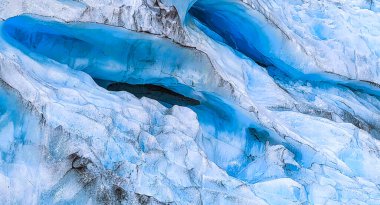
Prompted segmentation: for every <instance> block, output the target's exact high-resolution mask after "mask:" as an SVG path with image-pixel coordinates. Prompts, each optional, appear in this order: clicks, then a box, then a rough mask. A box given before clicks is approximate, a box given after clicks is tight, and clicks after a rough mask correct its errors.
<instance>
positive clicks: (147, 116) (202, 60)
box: [0, 0, 380, 204]
mask: <svg viewBox="0 0 380 205" xmlns="http://www.w3.org/2000/svg"><path fill="white" fill-rule="evenodd" d="M20 2H21V1H20ZM123 3H125V4H126V5H128V4H129V6H124V7H123V6H120V5H122V4H123ZM163 3H164V4H161V3H159V4H158V5H156V4H154V3H150V2H149V1H148V2H145V3H144V2H139V1H136V2H134V3H131V2H129V3H128V2H123V1H120V5H117V4H118V3H115V2H113V3H112V4H107V3H106V2H104V5H107V6H106V7H104V9H100V10H96V9H95V10H92V9H91V8H100V7H101V6H102V4H101V3H100V5H97V4H96V3H94V2H91V1H88V2H84V3H80V4H79V3H74V2H69V1H58V2H55V1H47V4H48V5H50V6H51V9H53V10H55V9H57V11H60V8H63V5H64V6H65V7H67V8H70V11H71V12H73V15H71V16H70V17H66V16H64V15H61V14H60V12H56V13H54V15H56V16H55V17H60V18H63V19H65V18H75V16H76V15H75V14H76V13H78V19H79V20H80V21H87V22H88V21H89V22H92V21H93V22H96V23H97V24H94V23H66V22H62V20H59V19H57V18H54V17H53V18H51V17H41V16H38V15H46V14H45V13H44V12H41V11H40V10H39V9H38V8H33V7H28V6H27V7H22V9H24V10H26V11H28V9H30V11H32V12H28V13H35V14H38V15H24V16H18V17H14V18H9V19H7V20H5V21H4V22H3V23H2V25H1V31H2V37H1V42H0V49H1V52H0V59H1V64H0V65H1V66H0V69H1V70H0V71H1V72H0V73H1V75H0V76H1V79H2V80H3V81H4V82H3V84H2V89H3V90H4V91H2V92H3V94H2V95H1V96H4V97H3V98H4V99H6V100H4V103H3V104H4V105H2V107H4V109H2V110H4V112H1V113H4V114H2V116H3V117H2V118H3V119H4V120H2V122H3V123H2V124H3V125H2V126H1V131H0V133H5V134H4V136H7V137H6V138H4V139H6V140H4V141H2V142H4V143H2V146H1V150H0V151H1V153H2V158H1V159H2V161H1V167H2V169H1V172H0V176H1V177H0V180H2V182H3V183H2V184H4V187H3V188H4V189H1V190H3V191H1V192H0V198H1V199H4V201H5V202H6V203H25V202H26V201H32V202H33V203H39V204H51V203H76V204H83V203H115V204H117V203H142V204H144V203H148V204H150V203H152V204H155V203H171V202H174V203H177V204H194V203H196V204H198V203H199V204H200V203H206V204H221V203H222V204H261V203H262V204H266V203H267V204H300V203H306V204H334V203H335V204H341V203H354V204H355V203H356V204H359V203H365V204H378V203H379V200H380V199H379V193H380V191H379V187H378V186H379V180H380V178H379V177H380V176H379V175H380V174H379V172H377V171H376V170H378V169H379V168H380V167H378V166H379V164H380V163H379V160H380V159H379V155H380V152H379V146H380V143H379V141H378V138H379V128H380V123H379V122H380V99H379V88H378V86H377V85H376V83H378V81H377V78H376V75H373V76H370V75H368V76H364V79H362V77H360V75H358V76H356V77H355V76H352V75H351V74H350V72H351V71H349V72H348V74H344V73H340V71H339V70H334V71H332V72H331V71H330V70H325V69H326V68H327V67H326V65H325V64H323V65H322V66H321V65H318V64H320V63H321V62H320V59H318V58H321V59H323V56H322V57H321V56H316V57H310V53H309V52H310V51H309V50H308V49H310V48H312V47H313V46H316V48H318V49H320V48H321V47H318V45H319V44H318V41H316V42H314V41H311V40H310V41H308V43H306V44H305V39H308V36H306V35H305V36H306V37H304V38H305V39H299V37H297V35H296V34H298V33H297V32H298V31H299V29H300V28H295V29H290V28H288V29H289V30H285V31H284V30H283V29H284V28H286V27H284V25H282V24H285V26H286V23H287V21H279V22H275V23H274V21H276V16H274V17H273V16H271V15H269V16H271V17H270V18H273V19H268V13H263V9H264V8H265V7H266V6H268V5H271V6H274V5H275V4H278V5H281V4H282V5H286V6H288V7H289V11H293V10H292V9H296V10H297V9H299V6H300V5H302V3H300V2H297V3H294V5H293V6H291V5H287V4H286V3H281V2H280V1H273V2H271V3H272V4H266V3H263V2H261V1H252V2H250V1H247V2H244V3H243V2H240V1H232V0H225V1H218V2H216V1H213V0H199V1H197V2H194V1H189V2H188V3H189V4H184V3H182V4H181V3H178V2H176V1H163ZM190 3H191V4H190ZM325 3H326V4H327V6H328V7H329V8H330V6H332V4H331V5H330V4H329V1H325ZM5 4H6V3H5ZM8 4H12V3H8ZM17 4H18V3H17V1H16V3H13V4H12V5H14V8H13V10H14V11H16V12H17V10H18V7H17ZM24 4H25V3H24ZM26 4H27V3H26ZM144 4H147V5H144ZM170 4H173V5H174V6H177V7H178V11H179V16H178V17H176V16H170V15H167V16H165V17H162V16H160V15H155V13H154V12H164V13H165V14H168V11H171V9H170V8H165V6H166V5H170ZM3 5H4V3H3ZM83 5H87V7H88V8H90V9H88V8H87V9H86V10H87V13H86V12H81V9H82V7H83ZM104 5H103V6H104ZM113 5H114V6H116V7H117V6H120V7H119V9H120V10H121V9H124V12H122V17H120V16H119V17H118V19H117V21H115V23H116V22H117V24H118V26H122V27H125V28H128V29H131V30H137V31H144V29H148V30H145V31H146V32H149V33H157V34H159V33H160V32H162V34H163V35H166V36H168V37H169V38H173V39H174V40H175V41H177V42H178V41H179V42H180V43H181V44H184V45H185V46H182V45H180V44H178V43H174V42H172V41H170V40H169V39H166V38H162V37H159V36H155V35H152V34H144V33H139V32H134V31H130V30H125V29H122V28H115V27H111V26H105V25H101V24H99V23H102V22H99V21H102V20H101V17H99V15H100V16H101V15H103V17H105V16H107V15H111V16H110V17H106V18H107V20H105V21H104V22H103V23H105V24H111V25H113V21H114V20H113V18H114V17H113V16H112V15H113V14H114V13H115V12H111V13H108V10H107V9H106V8H108V7H112V6H113ZM139 5H140V6H139ZM363 5H364V4H363ZM375 5H377V2H376V1H375ZM258 6H261V7H258ZM336 6H337V7H339V5H336ZM350 6H351V5H346V6H345V7H344V8H346V7H347V8H349V9H353V8H355V7H350ZM355 6H356V5H355ZM158 7H160V8H161V10H160V9H158ZM180 7H181V8H180ZM182 7H183V8H182ZM163 8H165V9H164V10H162V9H163ZM273 8H274V7H273ZM374 8H377V7H374ZM330 9H331V8H330ZM360 9H362V12H365V11H367V10H366V9H367V8H364V7H363V8H360ZM188 10H189V13H187V15H186V18H185V17H184V15H183V13H184V11H188ZM311 10H312V9H311ZM43 11H45V10H43ZM126 11H128V12H132V13H133V12H135V15H134V16H133V18H134V20H135V21H134V22H133V25H132V26H131V25H130V24H128V19H129V18H128V15H127V14H126V13H127V12H126ZM142 11H144V12H145V13H144V12H142ZM148 11H149V12H148ZM264 11H265V10H264ZM305 11H307V9H305ZM317 11H318V10H317ZM328 11H329V10H328ZM343 11H344V10H343ZM348 11H351V10H348ZM22 12H25V11H22ZM97 12H99V13H97ZM102 12H104V13H103V14H102ZM368 12H369V13H371V12H372V11H368ZM0 13H1V12H0ZM88 13H90V14H88ZM283 13H286V12H283ZM283 13H281V15H282V14H283ZM347 13H348V12H347ZM79 14H81V15H79ZM86 15H89V17H87V16H86ZM144 15H147V16H153V18H150V20H147V19H146V18H144ZM161 15H163V14H161ZM213 15H215V16H213ZM272 15H274V14H272ZM368 15H369V14H368ZM373 15H377V14H376V13H374V12H373ZM49 16H50V15H49ZM79 16H80V17H79ZM83 16H84V17H83ZM310 16H312V15H310ZM139 17H141V18H139ZM81 18H85V19H81ZM86 18H88V19H86ZM155 18H157V19H158V20H157V22H158V23H157V22H154V21H155ZM166 18H173V19H172V20H171V21H169V22H170V23H169V24H163V25H161V24H160V23H159V22H162V21H164V20H165V19H166ZM374 18H375V17H374ZM136 19H137V21H136ZM66 20H68V21H69V20H70V19H66ZM125 20H127V21H125ZM166 20H167V19H166ZM212 20H214V21H212ZM269 20H270V21H269ZM277 20H278V19H277ZM120 21H121V22H122V23H120ZM145 21H148V22H149V23H147V22H145ZM176 21H177V22H178V24H177V23H176ZM336 22H339V18H337V20H336ZM276 23H277V24H278V25H277V24H276ZM119 24H120V25H119ZM139 24H140V25H139ZM180 24H182V25H183V28H181V27H179V26H180ZM147 25H151V28H149V27H148V28H146V26H147ZM156 25H158V26H157V27H155V26H156ZM173 25H174V27H171V28H175V29H178V31H175V32H173V33H172V32H171V31H167V30H165V29H164V30H160V28H166V26H173ZM176 25H177V26H178V28H177V27H175V26H176ZM144 26H145V27H144ZM288 26H290V25H288ZM317 27H318V26H317ZM319 27H320V26H319ZM373 28H374V29H375V30H374V32H371V35H375V34H374V33H376V28H377V27H375V26H373ZM182 29H183V30H182ZM297 29H298V30H297ZM314 31H315V30H314ZM304 32H305V31H304ZM315 32H317V31H315ZM321 32H322V33H321ZM323 32H324V31H323V29H319V30H318V32H317V33H316V34H318V35H316V36H317V37H318V38H320V41H325V40H326V38H327V37H326V36H325V37H323V38H322V37H321V36H322V34H323ZM252 33H254V34H255V35H254V36H252V35H250V34H252ZM306 34H307V32H306ZM172 35H174V36H172ZM324 35H325V34H324ZM331 35H332V34H331ZM371 35H369V36H370V37H371ZM332 36H333V35H332ZM309 42H311V43H309ZM376 43H378V41H376V40H375V42H374V44H376ZM189 46H191V47H189ZM350 46H351V47H352V45H347V48H350ZM194 47H195V48H194ZM305 47H306V48H305ZM322 48H325V47H322ZM374 49H376V48H374ZM327 51H328V52H331V53H335V54H337V55H340V54H339V49H338V50H335V51H334V50H332V49H327V50H326V52H327ZM373 53H374V54H376V50H374V52H373ZM365 57H367V58H372V57H371V56H369V55H368V56H365ZM341 62H343V63H347V64H350V63H352V62H349V61H345V60H344V59H343V60H341ZM338 63H339V62H338ZM354 63H355V64H357V61H354ZM337 65H338V64H337ZM348 68H351V66H348ZM327 69H329V68H327ZM334 69H335V68H334ZM336 69H338V68H336ZM355 69H357V71H356V72H358V71H362V70H363V71H365V69H367V67H365V66H364V67H362V68H361V67H357V66H356V67H355ZM360 69H362V70H360ZM370 69H371V70H370V72H378V67H374V68H373V67H372V68H370ZM371 77H374V78H373V79H374V80H371ZM93 79H96V82H95V81H94V80H93ZM99 80H100V81H99ZM360 80H365V81H360ZM102 81H105V82H106V83H105V84H103V83H104V82H102ZM366 81H372V82H366ZM109 82H111V83H112V82H120V83H128V84H137V85H146V84H148V85H157V86H162V87H164V88H165V89H167V90H168V91H166V93H168V92H169V93H178V94H172V95H174V96H184V97H187V98H188V99H193V100H195V101H197V102H199V103H196V104H190V105H185V106H187V108H186V107H184V105H183V104H182V106H177V105H175V104H176V100H174V103H173V104H174V106H173V105H169V106H168V105H167V104H166V103H165V102H162V101H161V103H162V104H160V103H159V102H157V101H155V100H151V99H148V98H145V97H143V98H141V99H139V98H136V97H135V96H133V95H131V94H129V93H127V92H114V91H107V90H106V89H104V88H109V87H107V86H106V85H107V84H108V83H109ZM102 87H104V88H102ZM147 87H148V88H149V86H147ZM154 88H155V87H153V88H152V87H150V89H154ZM128 89H130V88H128ZM135 89H136V87H135ZM153 91H154V90H151V91H150V92H153ZM6 93H7V94H6ZM132 93H133V92H132ZM160 95H163V94H162V93H161V94H160ZM148 97H149V96H148ZM157 99H159V98H157ZM177 100H179V99H177ZM17 101H18V104H19V108H17V107H15V108H14V109H10V110H9V107H13V106H10V105H11V104H12V105H13V104H17V103H13V102H17ZM177 103H178V104H180V101H177ZM12 116H14V117H12ZM20 116H21V117H20ZM20 130H21V131H20ZM25 130H27V131H28V132H27V133H32V134H23V132H26V131H25ZM33 130H36V131H33ZM29 135H30V136H29ZM26 153H28V154H26ZM10 156H11V157H10ZM26 173H31V174H26ZM23 183H29V184H30V186H21V184H23ZM25 193H28V194H25ZM22 194H24V195H22Z"/></svg>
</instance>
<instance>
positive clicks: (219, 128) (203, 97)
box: [2, 15, 270, 182]
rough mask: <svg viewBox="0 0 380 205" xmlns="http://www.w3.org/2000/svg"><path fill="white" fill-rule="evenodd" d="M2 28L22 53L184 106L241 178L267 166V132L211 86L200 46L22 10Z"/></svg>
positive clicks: (211, 154) (208, 145)
mask: <svg viewBox="0 0 380 205" xmlns="http://www.w3.org/2000/svg"><path fill="white" fill-rule="evenodd" d="M2 31H3V32H4V33H5V34H6V36H5V38H6V40H7V41H8V42H9V43H11V44H13V45H14V46H15V47H16V48H18V49H20V50H21V51H22V52H24V53H25V54H27V55H28V56H30V57H32V58H34V59H37V60H41V61H46V60H47V61H54V62H56V63H60V64H63V65H66V66H67V67H69V68H71V69H73V70H79V71H83V72H85V73H87V74H89V75H90V76H91V77H92V78H93V79H94V80H95V81H96V82H97V83H98V85H100V86H102V87H104V88H106V89H108V90H110V91H127V92H130V93H132V94H134V95H135V96H137V97H141V96H145V97H148V98H152V99H156V100H158V101H159V102H161V103H162V104H164V105H166V106H172V105H174V104H175V105H182V106H187V107H189V108H190V109H192V110H193V111H194V112H195V113H196V114H197V117H198V120H199V123H200V125H201V127H202V130H201V133H200V134H199V137H198V138H197V140H196V141H197V143H198V145H199V146H200V147H201V148H202V150H203V151H204V152H205V154H206V155H207V156H208V158H209V159H210V160H212V161H213V162H215V163H216V164H217V165H218V166H219V167H221V168H222V169H224V170H226V172H227V173H228V174H229V175H231V176H234V177H237V178H239V179H242V180H245V181H248V182H254V181H257V180H266V178H265V177H260V178H258V177H255V176H256V175H257V176H258V175H261V174H263V173H262V172H257V173H256V175H255V176H254V177H252V175H250V174H247V173H246V167H247V166H249V165H250V164H251V165H252V164H255V163H260V164H262V166H265V164H266V162H265V160H266V159H265V157H266V152H267V151H268V150H267V144H266V141H268V140H269V138H270V136H269V133H268V132H267V131H266V129H265V128H263V127H261V126H260V125H259V124H257V122H255V121H254V120H253V119H252V117H251V116H248V114H247V113H246V112H245V111H242V110H241V108H238V107H236V106H233V105H232V104H230V103H229V102H228V100H226V99H223V97H221V96H219V95H218V94H216V93H215V91H214V90H210V89H211V88H212V87H213V86H214V87H216V88H218V86H219V85H218V79H217V78H216V77H215V72H214V68H213V65H212V64H211V62H210V60H209V59H208V56H207V55H206V54H204V53H203V52H200V51H198V50H195V49H192V48H187V47H183V46H181V45H178V44H175V43H173V42H172V41H170V40H168V39H164V38H160V37H157V36H154V35H149V34H144V33H138V32H132V31H128V30H125V29H119V28H115V27H111V26H101V25H97V24H86V23H61V22H57V21H54V20H51V19H49V18H44V17H37V16H28V15H23V16H18V17H14V18H10V19H8V20H7V21H5V22H4V25H3V27H2ZM104 36H107V38H104ZM239 45H240V44H239ZM247 49H248V48H247ZM262 59H264V58H262ZM214 84H215V85H214ZM225 150H229V152H225ZM253 161H255V162H254V163H252V162H253Z"/></svg>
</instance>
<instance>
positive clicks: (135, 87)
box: [96, 80, 201, 107]
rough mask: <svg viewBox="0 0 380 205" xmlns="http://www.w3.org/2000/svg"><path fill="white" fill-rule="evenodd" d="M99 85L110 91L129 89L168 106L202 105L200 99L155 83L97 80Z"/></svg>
mask: <svg viewBox="0 0 380 205" xmlns="http://www.w3.org/2000/svg"><path fill="white" fill-rule="evenodd" d="M96 82H97V83H98V85H100V86H102V87H104V88H106V89H107V90H109V91H127V92H129V93H131V94H133V95H134V96H136V97H137V98H142V97H147V98H150V99H154V100H157V101H159V102H160V103H161V104H163V105H164V106H166V107H172V106H173V105H179V106H196V105H200V104H201V103H200V101H198V100H196V99H193V98H189V97H186V96H184V95H182V94H179V93H176V92H174V91H172V90H169V89H167V88H165V87H162V86H159V85H153V84H129V83H119V82H108V83H105V82H101V81H100V80H96Z"/></svg>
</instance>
